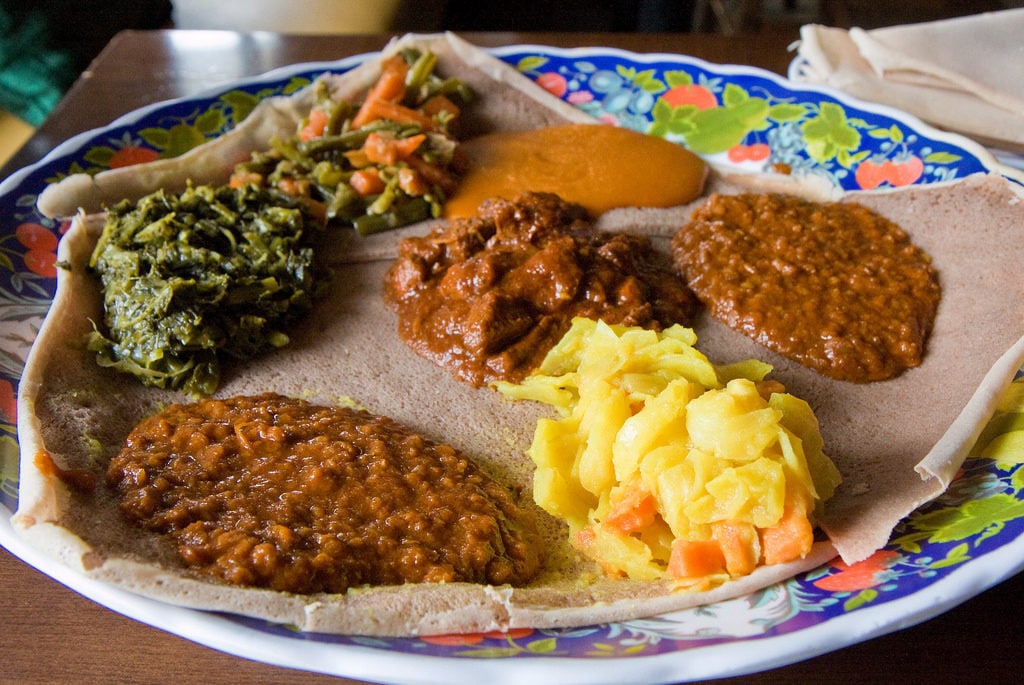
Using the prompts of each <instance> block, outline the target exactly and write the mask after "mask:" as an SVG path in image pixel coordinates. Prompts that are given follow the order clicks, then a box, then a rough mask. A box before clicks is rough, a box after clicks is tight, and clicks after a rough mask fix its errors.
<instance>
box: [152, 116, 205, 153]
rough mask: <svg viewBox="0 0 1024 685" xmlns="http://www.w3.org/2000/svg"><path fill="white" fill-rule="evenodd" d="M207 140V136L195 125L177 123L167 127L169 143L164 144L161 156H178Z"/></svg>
mask: <svg viewBox="0 0 1024 685" xmlns="http://www.w3.org/2000/svg"><path fill="white" fill-rule="evenodd" d="M205 142H206V136H204V135H203V133H202V131H200V130H199V129H198V128H196V127H195V126H190V125H189V124H175V125H174V126H171V127H170V128H169V129H167V145H166V146H164V148H163V152H161V154H160V156H161V157H177V156H178V155H180V154H182V153H184V152H188V151H189V150H191V149H192V148H194V147H195V146H197V145H201V144H202V143H205Z"/></svg>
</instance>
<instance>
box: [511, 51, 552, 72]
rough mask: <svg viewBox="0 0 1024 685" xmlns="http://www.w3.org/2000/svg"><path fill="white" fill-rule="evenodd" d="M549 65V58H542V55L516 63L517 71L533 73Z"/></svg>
mask: <svg viewBox="0 0 1024 685" xmlns="http://www.w3.org/2000/svg"><path fill="white" fill-rule="evenodd" d="M547 63H548V58H547V57H541V56H540V55H531V56H530V57H524V58H522V59H521V60H519V62H517V63H516V70H517V71H521V72H526V73H528V72H531V71H535V70H537V69H540V68H541V67H543V66H544V65H545V64H547Z"/></svg>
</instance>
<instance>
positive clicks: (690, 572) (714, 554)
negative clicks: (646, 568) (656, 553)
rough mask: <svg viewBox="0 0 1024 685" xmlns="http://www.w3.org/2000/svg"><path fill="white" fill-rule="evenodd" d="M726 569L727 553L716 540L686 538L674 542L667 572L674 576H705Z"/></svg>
mask: <svg viewBox="0 0 1024 685" xmlns="http://www.w3.org/2000/svg"><path fill="white" fill-rule="evenodd" d="M724 571H725V555H724V554H723V553H722V548H721V546H720V545H719V544H718V542H717V541H716V540H684V539H678V540H676V541H675V542H674V543H672V553H671V555H669V558H668V568H667V569H666V573H668V575H669V576H671V577H673V578H703V577H704V576H710V575H713V574H716V573H723V572H724Z"/></svg>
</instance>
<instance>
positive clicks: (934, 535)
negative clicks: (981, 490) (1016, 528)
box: [913, 492, 1024, 543]
mask: <svg viewBox="0 0 1024 685" xmlns="http://www.w3.org/2000/svg"><path fill="white" fill-rule="evenodd" d="M1021 517H1024V501H1020V500H1018V499H1016V498H1015V497H1014V496H1013V495H1010V494H1007V493H1004V492H1003V493H996V494H994V495H992V496H990V497H987V498H985V499H978V500H971V501H969V502H966V503H965V504H963V505H962V506H959V507H947V508H945V509H937V510H935V511H932V512H928V513H926V514H921V515H920V516H915V517H913V525H914V527H915V528H917V529H918V530H920V531H922V532H925V533H929V535H928V541H929V542H935V543H942V542H956V541H958V540H965V539H967V538H969V537H972V536H975V535H980V534H982V533H984V532H985V531H986V530H987V529H988V528H989V527H990V526H1000V527H1001V526H1002V525H1003V523H1005V522H1006V521H1011V520H1013V519H1017V518H1021Z"/></svg>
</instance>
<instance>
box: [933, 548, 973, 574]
mask: <svg viewBox="0 0 1024 685" xmlns="http://www.w3.org/2000/svg"><path fill="white" fill-rule="evenodd" d="M969 549H970V547H968V545H967V543H966V542H964V543H962V544H959V545H957V546H955V547H953V548H952V549H950V550H949V551H948V552H946V557H945V558H944V559H940V560H938V561H935V562H932V563H931V564H930V565H929V566H930V567H931V568H946V567H948V566H956V565H957V564H962V563H963V562H965V561H970V560H971V555H970V554H968V551H969Z"/></svg>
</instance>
